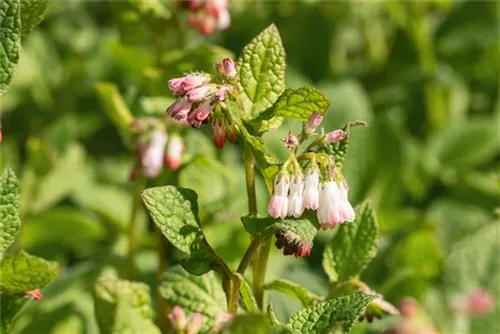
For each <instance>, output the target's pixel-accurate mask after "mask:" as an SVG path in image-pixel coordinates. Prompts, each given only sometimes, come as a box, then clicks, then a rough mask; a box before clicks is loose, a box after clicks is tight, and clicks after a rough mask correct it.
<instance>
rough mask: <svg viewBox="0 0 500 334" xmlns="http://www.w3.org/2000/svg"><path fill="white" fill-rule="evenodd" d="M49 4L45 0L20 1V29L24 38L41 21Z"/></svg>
mask: <svg viewBox="0 0 500 334" xmlns="http://www.w3.org/2000/svg"><path fill="white" fill-rule="evenodd" d="M48 5H49V2H48V1H47V0H22V1H21V29H22V31H21V32H22V35H23V36H26V35H27V34H28V33H29V32H30V31H31V29H33V28H34V27H35V26H36V25H38V23H40V21H42V19H43V15H44V14H45V10H46V9H47V7H48Z"/></svg>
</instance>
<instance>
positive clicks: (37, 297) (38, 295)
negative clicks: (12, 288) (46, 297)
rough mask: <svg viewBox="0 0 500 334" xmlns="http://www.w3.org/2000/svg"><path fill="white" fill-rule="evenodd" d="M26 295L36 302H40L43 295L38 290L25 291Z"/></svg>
mask: <svg viewBox="0 0 500 334" xmlns="http://www.w3.org/2000/svg"><path fill="white" fill-rule="evenodd" d="M24 295H25V296H27V297H31V298H33V299H34V300H40V299H42V293H41V292H40V290H38V289H35V290H31V291H25V292H24Z"/></svg>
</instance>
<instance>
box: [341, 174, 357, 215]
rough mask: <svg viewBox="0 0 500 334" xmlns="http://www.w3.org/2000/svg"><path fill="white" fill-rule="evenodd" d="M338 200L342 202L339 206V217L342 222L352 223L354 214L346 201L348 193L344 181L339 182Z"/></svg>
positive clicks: (347, 200)
mask: <svg viewBox="0 0 500 334" xmlns="http://www.w3.org/2000/svg"><path fill="white" fill-rule="evenodd" d="M339 188H340V200H341V201H342V202H341V203H340V204H339V210H340V216H341V219H342V220H343V221H347V222H352V221H353V220H354V219H355V218H356V215H355V213H354V209H353V208H352V205H351V203H349V199H348V191H349V189H348V188H347V183H346V182H345V180H342V181H341V182H340V187H339Z"/></svg>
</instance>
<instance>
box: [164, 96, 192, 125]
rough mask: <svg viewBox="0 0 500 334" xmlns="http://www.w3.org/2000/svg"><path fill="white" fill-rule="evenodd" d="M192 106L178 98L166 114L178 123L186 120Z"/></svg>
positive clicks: (183, 99) (185, 100)
mask: <svg viewBox="0 0 500 334" xmlns="http://www.w3.org/2000/svg"><path fill="white" fill-rule="evenodd" d="M191 107H192V104H191V103H190V102H189V101H188V100H187V99H186V98H183V97H180V98H178V99H177V101H175V102H174V103H173V104H172V105H171V106H170V107H168V109H167V113H168V114H169V115H170V116H172V118H175V119H176V120H178V121H180V120H182V119H186V118H187V114H188V113H189V111H190V110H191Z"/></svg>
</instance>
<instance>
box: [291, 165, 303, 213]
mask: <svg viewBox="0 0 500 334" xmlns="http://www.w3.org/2000/svg"><path fill="white" fill-rule="evenodd" d="M303 190H304V183H303V178H302V175H296V176H293V177H292V180H291V183H290V194H289V195H288V216H293V217H296V218H298V217H300V216H302V213H303V212H304V206H303V205H302V192H303Z"/></svg>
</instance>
